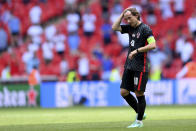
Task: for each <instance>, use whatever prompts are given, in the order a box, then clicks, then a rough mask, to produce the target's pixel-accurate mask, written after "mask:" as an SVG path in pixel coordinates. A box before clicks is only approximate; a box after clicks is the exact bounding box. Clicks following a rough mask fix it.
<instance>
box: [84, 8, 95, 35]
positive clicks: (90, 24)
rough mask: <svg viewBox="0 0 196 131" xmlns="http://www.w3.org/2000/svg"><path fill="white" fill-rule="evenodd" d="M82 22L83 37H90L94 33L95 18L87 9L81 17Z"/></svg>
mask: <svg viewBox="0 0 196 131" xmlns="http://www.w3.org/2000/svg"><path fill="white" fill-rule="evenodd" d="M82 20H83V30H84V34H85V36H87V37H91V36H92V35H93V33H94V32H95V22H96V16H95V15H94V14H92V13H91V10H90V9H88V8H87V9H86V10H85V13H84V14H83V16H82Z"/></svg>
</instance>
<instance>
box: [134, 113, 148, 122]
mask: <svg viewBox="0 0 196 131" xmlns="http://www.w3.org/2000/svg"><path fill="white" fill-rule="evenodd" d="M137 117H138V114H137V115H136V118H135V120H137ZM145 119H146V113H144V115H143V118H142V120H145Z"/></svg>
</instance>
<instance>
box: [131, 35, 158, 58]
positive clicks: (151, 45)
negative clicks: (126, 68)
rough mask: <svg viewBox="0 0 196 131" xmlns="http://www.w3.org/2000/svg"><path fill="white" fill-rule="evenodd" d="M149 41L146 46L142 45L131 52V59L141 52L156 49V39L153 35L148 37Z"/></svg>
mask: <svg viewBox="0 0 196 131" xmlns="http://www.w3.org/2000/svg"><path fill="white" fill-rule="evenodd" d="M147 42H148V44H147V45H146V46H144V47H140V48H138V49H136V50H134V51H132V52H131V53H130V54H129V59H132V58H133V57H134V55H136V54H137V53H139V52H148V51H149V50H152V49H155V48H156V41H155V38H154V36H153V35H151V36H149V37H148V38H147Z"/></svg>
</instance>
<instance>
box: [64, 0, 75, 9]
mask: <svg viewBox="0 0 196 131" xmlns="http://www.w3.org/2000/svg"><path fill="white" fill-rule="evenodd" d="M64 1H65V9H66V10H67V11H69V10H70V9H72V8H73V7H74V6H75V5H76V3H77V1H78V0H64Z"/></svg>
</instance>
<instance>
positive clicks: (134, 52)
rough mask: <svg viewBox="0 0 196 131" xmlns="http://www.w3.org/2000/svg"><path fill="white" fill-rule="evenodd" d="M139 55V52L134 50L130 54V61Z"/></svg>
mask: <svg viewBox="0 0 196 131" xmlns="http://www.w3.org/2000/svg"><path fill="white" fill-rule="evenodd" d="M136 54H137V51H136V50H134V51H132V52H131V53H130V54H129V59H133V57H134V56H135V55H136Z"/></svg>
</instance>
